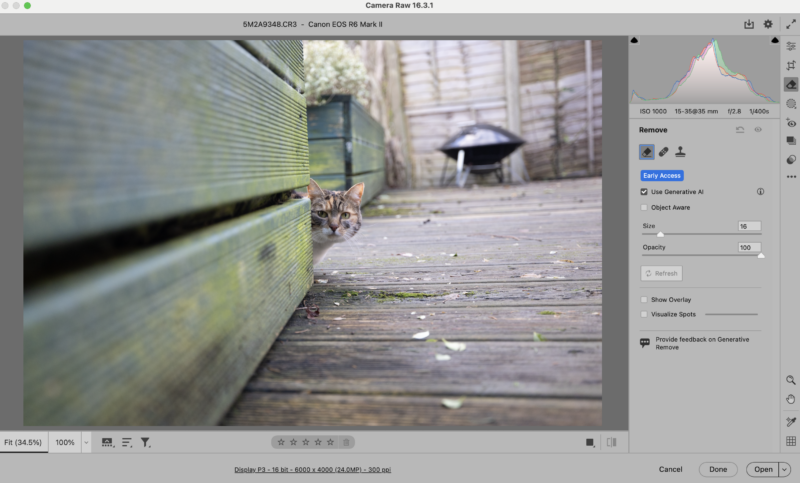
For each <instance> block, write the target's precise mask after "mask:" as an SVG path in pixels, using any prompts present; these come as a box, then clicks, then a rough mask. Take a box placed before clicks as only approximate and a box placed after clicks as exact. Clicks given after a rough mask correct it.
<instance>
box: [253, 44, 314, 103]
mask: <svg viewBox="0 0 800 483" xmlns="http://www.w3.org/2000/svg"><path fill="white" fill-rule="evenodd" d="M240 44H241V45H242V46H243V47H244V48H245V49H247V50H248V51H250V52H251V53H252V54H253V55H255V56H256V58H258V59H259V60H260V61H261V62H263V63H264V64H266V65H268V66H269V68H270V69H272V70H273V71H275V72H276V73H277V74H278V75H280V76H281V77H282V78H283V80H285V81H286V82H288V83H289V84H290V85H291V86H292V87H294V88H295V89H297V90H298V91H300V92H303V90H304V84H305V69H304V67H303V41H302V40H242V41H240Z"/></svg>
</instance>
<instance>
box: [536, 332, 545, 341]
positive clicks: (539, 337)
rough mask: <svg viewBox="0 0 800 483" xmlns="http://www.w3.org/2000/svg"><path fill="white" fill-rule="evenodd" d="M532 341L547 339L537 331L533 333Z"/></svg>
mask: <svg viewBox="0 0 800 483" xmlns="http://www.w3.org/2000/svg"><path fill="white" fill-rule="evenodd" d="M533 341H534V342H546V341H547V339H545V338H544V336H543V335H542V334H540V333H538V332H534V333H533Z"/></svg>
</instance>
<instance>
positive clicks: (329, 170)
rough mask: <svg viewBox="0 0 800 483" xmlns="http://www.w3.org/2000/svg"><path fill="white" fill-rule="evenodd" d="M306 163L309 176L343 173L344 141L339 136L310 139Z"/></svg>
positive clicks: (315, 177)
mask: <svg viewBox="0 0 800 483" xmlns="http://www.w3.org/2000/svg"><path fill="white" fill-rule="evenodd" d="M308 163H309V166H310V169H311V177H313V178H314V181H317V177H319V176H323V175H341V176H342V177H344V175H345V166H344V165H345V141H344V139H341V138H333V139H310V140H309V141H308Z"/></svg>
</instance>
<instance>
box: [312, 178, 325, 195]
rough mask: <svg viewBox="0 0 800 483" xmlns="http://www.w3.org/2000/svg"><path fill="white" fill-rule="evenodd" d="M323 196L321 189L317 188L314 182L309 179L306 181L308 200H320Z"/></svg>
mask: <svg viewBox="0 0 800 483" xmlns="http://www.w3.org/2000/svg"><path fill="white" fill-rule="evenodd" d="M323 196H324V194H323V193H322V188H320V187H319V185H318V184H317V182H316V181H314V180H313V179H311V178H309V179H308V197H309V198H321V197H323Z"/></svg>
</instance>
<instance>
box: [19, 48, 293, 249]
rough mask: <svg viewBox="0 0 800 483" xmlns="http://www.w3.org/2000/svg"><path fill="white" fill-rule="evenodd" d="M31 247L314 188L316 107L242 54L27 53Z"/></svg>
mask: <svg viewBox="0 0 800 483" xmlns="http://www.w3.org/2000/svg"><path fill="white" fill-rule="evenodd" d="M23 62H24V73H23V79H22V84H23V105H24V119H23V122H24V128H23V132H24V181H23V186H24V188H23V189H24V201H23V204H24V216H23V217H24V232H25V236H24V246H25V249H26V250H28V249H32V248H42V247H46V246H48V245H50V244H53V243H59V242H65V241H71V240H74V239H78V238H81V237H83V236H87V235H98V234H102V233H104V232H107V231H110V230H114V229H119V228H124V227H129V226H132V225H135V224H141V223H147V222H150V221H154V220H159V219H164V218H168V217H172V216H177V215H180V214H184V213H187V212H190V211H197V210H203V209H207V208H211V207H214V206H219V205H221V204H225V203H231V202H234V201H240V200H244V199H248V198H252V197H255V196H259V195H265V194H272V193H278V192H281V191H288V190H290V189H292V188H296V187H300V186H307V185H308V177H309V171H308V144H307V143H308V141H307V139H308V136H307V132H306V106H305V98H304V97H303V96H302V95H301V94H300V93H298V92H297V91H296V90H295V89H294V88H292V87H291V86H290V85H288V84H287V83H286V82H284V80H283V79H281V78H280V77H279V76H278V75H276V74H275V73H274V72H273V71H272V70H270V69H269V68H268V67H267V66H266V65H264V64H263V63H261V62H259V61H258V60H257V59H256V58H255V57H254V56H253V55H252V54H251V53H249V52H248V51H246V50H245V49H244V48H243V47H242V46H241V45H239V44H237V43H236V42H233V41H211V42H208V41H114V40H112V41H107V40H103V41H99V40H98V41H53V40H29V41H26V42H25V43H24V44H23Z"/></svg>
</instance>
